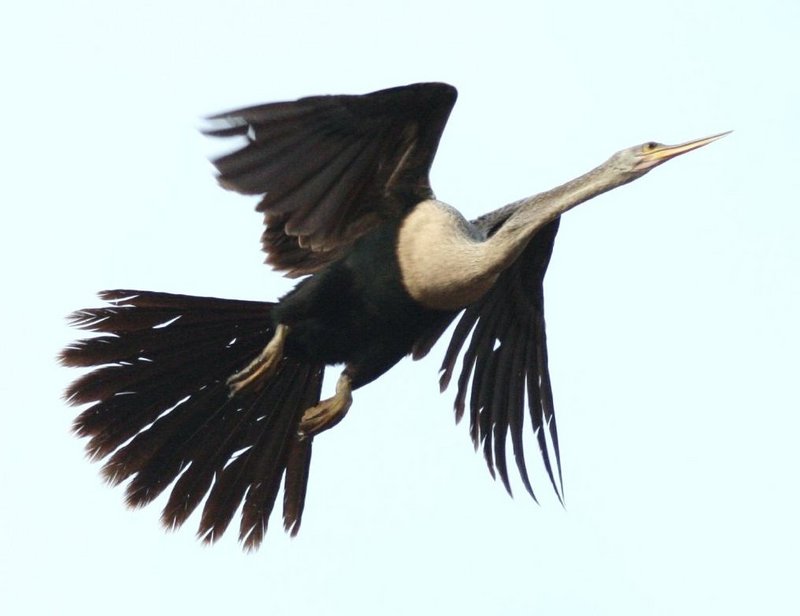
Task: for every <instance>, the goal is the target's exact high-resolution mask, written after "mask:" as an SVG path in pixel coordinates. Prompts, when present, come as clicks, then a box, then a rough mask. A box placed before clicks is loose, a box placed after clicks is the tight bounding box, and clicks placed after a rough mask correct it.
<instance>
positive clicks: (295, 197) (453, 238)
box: [61, 83, 717, 547]
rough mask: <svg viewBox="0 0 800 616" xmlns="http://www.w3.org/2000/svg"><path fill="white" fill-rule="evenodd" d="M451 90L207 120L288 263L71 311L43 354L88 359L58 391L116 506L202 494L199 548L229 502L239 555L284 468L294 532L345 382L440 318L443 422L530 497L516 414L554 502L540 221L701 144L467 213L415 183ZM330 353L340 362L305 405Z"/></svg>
mask: <svg viewBox="0 0 800 616" xmlns="http://www.w3.org/2000/svg"><path fill="white" fill-rule="evenodd" d="M455 99H456V91H455V89H454V88H452V87H451V86H448V85H446V84H435V83H433V84H415V85H411V86H405V87H400V88H392V89H389V90H382V91H379V92H375V93H372V94H367V95H363V96H316V97H310V98H304V99H300V100H298V101H295V102H288V103H275V104H269V105H261V106H257V107H251V108H247V109H241V110H237V111H232V112H228V113H223V114H219V115H217V116H213V117H212V118H211V121H212V122H214V126H213V127H212V128H211V129H210V130H208V131H207V134H209V135H211V136H215V137H224V138H227V137H242V138H244V139H245V140H246V144H245V145H244V146H243V147H241V148H240V149H238V150H235V151H233V152H232V153H230V154H228V155H226V156H222V157H221V158H219V159H217V160H215V161H214V164H215V166H216V167H217V169H218V171H219V181H220V184H221V185H222V186H223V187H225V188H228V189H231V190H236V191H239V192H242V193H246V194H258V195H262V199H261V201H260V203H259V204H258V207H257V209H258V211H260V212H262V213H263V215H264V223H265V230H264V233H263V236H262V241H263V247H264V250H265V251H266V252H267V261H268V262H269V263H270V264H271V265H273V266H274V267H275V268H276V269H278V270H282V271H283V272H285V273H286V275H288V276H293V277H296V276H304V275H307V277H306V278H304V279H303V280H301V281H300V282H299V283H298V285H297V286H296V287H295V288H294V290H292V291H291V292H290V293H288V294H287V295H286V296H284V297H283V298H281V299H280V301H279V302H277V303H268V302H244V301H235V300H223V299H216V298H203V297H189V296H184V295H172V294H166V293H154V292H149V291H105V292H103V293H101V298H102V299H103V300H105V301H106V302H107V303H108V306H106V307H104V308H96V309H88V310H81V311H78V312H76V313H74V314H73V315H72V317H71V318H72V322H73V324H74V325H76V326H77V327H80V328H83V329H86V330H89V331H93V332H97V333H98V334H99V335H98V336H96V337H94V338H88V339H86V340H81V341H78V342H76V343H74V344H73V345H71V346H69V347H68V348H66V349H65V350H64V351H63V352H62V355H61V360H62V362H63V363H64V364H65V365H69V366H78V367H92V368H94V370H93V371H92V372H89V373H87V374H85V375H84V376H82V377H80V378H78V379H77V380H76V381H75V382H74V383H73V384H72V385H71V386H70V388H69V389H68V390H67V394H66V395H67V398H68V400H69V401H70V402H71V403H73V404H85V403H88V404H90V406H89V407H88V408H86V409H85V410H84V411H83V412H82V413H81V414H80V415H79V416H78V417H77V419H76V420H75V431H76V433H77V434H78V435H80V436H86V437H89V442H88V450H89V453H90V455H91V456H92V457H93V458H96V459H101V458H105V459H106V463H105V466H104V471H103V472H104V474H105V475H106V477H107V478H108V479H109V481H110V482H112V483H114V484H117V483H121V482H123V481H126V480H130V482H129V483H128V486H127V500H128V503H129V504H130V505H132V506H140V505H144V504H147V503H149V502H150V501H152V500H153V499H154V498H156V497H157V496H158V495H159V494H160V493H161V492H163V491H164V490H165V489H167V488H169V487H170V486H172V488H171V493H170V497H169V500H168V503H167V505H166V507H165V509H164V513H163V520H164V523H165V524H166V525H168V526H179V525H180V524H182V523H183V522H184V521H185V520H186V519H187V518H188V517H189V515H190V514H191V513H192V511H194V510H195V509H196V508H197V507H198V505H200V503H201V502H203V500H204V499H205V504H204V506H203V514H202V518H201V522H200V529H199V535H200V536H201V537H202V538H203V539H204V540H207V541H213V540H215V539H217V538H218V537H219V536H220V535H221V534H222V533H223V532H224V531H225V529H226V527H227V526H228V524H229V523H230V521H231V519H232V517H233V515H234V514H235V512H236V510H237V508H238V507H239V505H240V504H242V503H243V510H242V520H241V525H240V539H241V541H242V542H243V543H244V544H245V546H247V547H256V546H258V545H259V543H260V542H261V540H262V539H263V536H264V533H265V531H266V528H267V523H268V520H269V517H270V514H271V512H272V509H273V507H274V504H275V501H276V499H277V495H278V492H279V489H280V485H281V482H283V486H284V502H283V517H284V525H285V528H286V529H287V530H288V531H290V532H291V533H292V534H294V533H296V532H297V530H298V529H299V526H300V522H301V517H302V512H303V505H304V500H305V493H306V487H307V482H308V473H309V466H310V461H311V448H312V442H313V438H314V437H315V435H317V434H318V433H320V432H322V431H323V430H325V429H328V428H330V427H332V426H333V425H335V424H336V423H338V422H339V421H340V420H341V419H342V418H343V417H344V415H345V413H346V412H347V410H348V409H349V407H350V404H351V402H352V391H353V390H355V389H357V388H358V387H360V386H362V385H364V384H366V383H369V382H370V381H372V380H374V379H375V378H377V377H379V376H380V375H381V374H383V373H384V372H386V371H387V370H388V369H390V368H391V367H392V366H393V365H394V364H395V363H397V362H398V361H399V360H400V359H402V358H403V357H404V356H406V355H409V354H412V355H413V356H414V357H415V358H418V357H421V356H423V355H425V354H426V353H427V352H428V351H429V350H430V349H431V347H432V346H433V344H434V343H435V342H436V340H437V339H438V338H439V337H440V336H441V335H442V333H443V332H444V331H445V330H446V329H447V327H448V326H449V325H450V324H451V323H452V322H453V321H454V320H456V319H458V322H457V325H456V326H455V329H454V332H453V336H452V338H451V341H450V344H449V347H448V348H447V351H446V353H445V358H444V363H443V365H442V376H441V380H440V385H441V388H442V389H443V390H444V389H445V388H446V387H447V385H448V383H449V382H450V380H451V378H452V377H453V376H454V374H456V372H457V371H456V364H457V360H458V357H459V355H460V354H461V352H462V350H463V360H462V364H461V369H460V372H458V378H457V392H456V402H455V410H456V417H457V418H459V419H460V418H461V416H462V415H463V414H464V412H465V411H466V410H467V409H468V410H469V417H470V434H471V436H472V439H473V442H474V444H475V446H476V447H478V446H481V447H482V449H483V453H484V457H485V458H486V462H487V464H488V465H489V468H490V470H491V471H492V474H494V473H495V471H496V472H497V474H499V476H500V478H501V480H502V482H503V484H504V485H505V487H506V489H507V490H508V491H509V492H510V491H511V488H510V484H509V476H508V470H507V462H506V441H507V438H508V437H509V436H510V438H511V445H512V450H513V454H514V459H515V462H516V466H517V468H518V470H519V473H520V476H521V478H522V482H523V484H524V485H525V488H526V489H527V490H528V492H529V493H530V494H531V495H533V489H532V486H531V482H530V481H529V478H528V473H527V470H526V465H525V457H524V454H523V445H522V443H523V424H524V423H525V414H526V413H525V409H526V407H527V409H528V415H529V420H528V421H529V422H530V425H531V428H532V429H533V431H534V433H535V435H536V439H537V441H538V445H539V448H540V451H541V455H542V459H543V461H544V465H545V468H546V471H547V473H548V475H549V478H550V481H551V483H552V485H553V488H554V489H555V491H556V494H558V495H559V498H561V493H562V484H561V468H560V459H559V450H558V437H557V433H556V423H555V417H554V411H553V396H552V391H551V387H550V376H549V372H548V366H547V345H546V340H545V322H544V302H543V293H542V281H543V279H544V275H545V272H546V270H547V265H548V262H549V259H550V254H551V252H552V248H553V242H554V240H555V236H556V232H557V230H558V224H559V216H560V215H561V214H562V213H563V212H565V211H566V210H568V209H570V208H571V207H574V206H575V205H577V204H578V203H581V202H583V201H586V200H587V199H590V198H591V197H593V196H595V195H597V194H599V193H601V192H604V191H606V190H609V189H610V188H614V187H616V186H619V185H621V184H624V183H627V182H629V181H631V180H633V179H635V178H636V177H640V176H641V175H643V174H644V173H646V172H647V171H648V170H649V169H651V168H652V167H654V166H656V165H658V164H660V163H661V162H664V161H665V160H668V159H669V158H672V157H674V156H676V155H678V154H680V153H683V152H685V151H689V150H691V149H695V148H696V147H699V146H701V145H705V144H706V143H710V141H712V140H713V139H715V138H717V137H712V138H707V139H704V140H698V141H694V142H690V143H687V144H683V145H680V146H661V145H660V144H652V143H649V144H644V145H642V146H636V147H634V148H629V149H627V150H623V151H621V152H619V153H617V154H616V155H614V156H613V157H612V158H611V159H609V161H608V162H606V163H604V164H603V165H601V166H600V167H598V168H597V169H595V170H593V171H590V172H589V173H587V174H585V175H584V176H581V177H580V178H578V179H576V180H573V181H572V182H568V183H567V184H565V185H563V186H561V187H558V188H556V189H554V190H552V191H548V192H546V193H542V194H540V195H535V196H534V197H531V198H528V199H523V200H522V201H519V202H516V203H514V204H510V205H508V206H505V207H503V208H500V209H499V210H496V211H494V212H491V213H489V214H487V215H485V216H482V217H480V218H478V219H477V220H474V221H471V222H468V221H466V220H465V219H464V218H463V217H462V216H461V215H460V214H458V212H457V211H455V210H454V209H452V208H450V207H449V206H447V205H445V204H443V203H440V202H438V201H436V200H435V198H434V195H433V192H432V190H431V187H430V183H429V180H428V173H429V170H430V166H431V163H432V161H433V157H434V154H435V153H436V149H437V146H438V143H439V139H440V137H441V134H442V131H443V129H444V125H445V122H446V121H447V118H448V116H449V114H450V110H451V109H452V106H453V104H454V103H455ZM459 315H460V316H459ZM332 364H345V368H344V371H343V372H342V375H341V376H340V378H339V381H338V383H337V388H336V394H335V395H334V396H333V397H331V398H329V399H327V400H322V401H320V399H319V398H320V389H321V384H322V376H323V370H324V367H325V366H326V365H332ZM550 448H552V454H551V451H550ZM553 462H554V463H555V464H553Z"/></svg>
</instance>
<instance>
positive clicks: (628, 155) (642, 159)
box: [611, 131, 731, 179]
mask: <svg viewBox="0 0 800 616" xmlns="http://www.w3.org/2000/svg"><path fill="white" fill-rule="evenodd" d="M730 132H731V131H727V132H724V133H720V134H718V135H712V136H710V137H703V138H702V139H695V140H693V141H687V142H686V143H680V144H678V145H664V144H663V143H657V142H655V141H648V142H647V143H643V144H641V145H635V146H633V147H632V148H627V149H625V150H621V151H620V152H617V153H616V154H615V155H614V156H613V157H612V158H611V162H612V164H613V166H614V167H616V168H617V169H618V170H619V171H622V172H625V173H630V174H631V175H632V176H633V177H639V176H640V175H644V174H645V173H647V172H648V171H650V170H651V169H653V168H655V167H657V166H658V165H660V164H662V163H665V162H667V161H668V160H671V159H673V158H675V157H676V156H680V155H681V154H685V153H686V152H691V151H692V150H696V149H697V148H701V147H703V146H704V145H708V144H709V143H711V142H712V141H716V140H717V139H721V138H722V137H724V136H725V135H727V134H729V133H730ZM631 179H632V178H631Z"/></svg>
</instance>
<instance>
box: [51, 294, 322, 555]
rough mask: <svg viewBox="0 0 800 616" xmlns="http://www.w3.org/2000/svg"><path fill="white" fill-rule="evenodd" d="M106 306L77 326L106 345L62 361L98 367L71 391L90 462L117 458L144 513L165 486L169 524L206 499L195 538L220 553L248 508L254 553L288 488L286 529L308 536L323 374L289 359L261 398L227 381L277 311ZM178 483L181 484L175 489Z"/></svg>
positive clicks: (111, 470)
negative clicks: (303, 433)
mask: <svg viewBox="0 0 800 616" xmlns="http://www.w3.org/2000/svg"><path fill="white" fill-rule="evenodd" d="M100 297H101V299H103V300H105V301H107V302H108V303H109V304H110V306H107V307H104V308H94V309H89V310H79V311H78V312H75V313H73V314H72V315H70V320H71V321H72V323H73V324H74V325H75V326H77V327H80V328H82V329H87V330H90V331H95V332H102V334H103V335H100V336H96V337H94V338H88V339H86V340H80V341H78V342H75V343H74V344H72V345H71V346H69V347H67V348H66V349H64V351H63V352H62V353H61V357H60V359H61V362H62V363H63V364H64V365H67V366H78V367H95V368H96V369H95V370H93V371H92V372H89V373H87V374H85V375H83V376H82V377H80V378H79V379H77V380H76V381H75V382H74V383H72V385H71V386H70V387H69V388H68V389H67V392H66V398H67V400H68V401H69V402H70V403H71V404H75V405H78V404H84V403H93V404H92V405H91V406H90V407H88V408H87V409H86V410H84V411H83V412H82V413H81V414H80V415H78V417H77V418H76V420H75V424H74V429H75V432H76V433H77V434H78V435H80V436H88V437H90V440H89V442H88V445H87V450H88V452H89V454H90V456H91V457H92V458H93V459H100V458H106V457H108V456H110V457H109V458H108V460H107V462H106V463H105V466H104V467H103V474H104V475H105V476H106V478H107V479H108V481H109V482H110V483H112V484H115V485H116V484H119V483H121V482H123V481H125V480H126V479H128V478H131V477H132V479H131V481H130V483H129V484H128V486H127V502H128V504H129V505H131V506H133V507H139V506H143V505H146V504H147V503H149V502H151V501H152V500H153V499H155V498H156V497H157V496H158V495H159V494H161V492H162V491H163V490H165V489H166V488H167V487H168V486H170V485H172V484H173V482H174V485H173V487H172V492H171V494H170V497H169V501H168V502H167V505H166V507H165V508H164V511H163V513H162V520H163V522H164V524H165V525H166V526H168V527H172V528H174V527H178V526H180V525H181V524H183V522H185V521H186V519H187V518H188V517H189V516H190V515H191V513H192V512H193V511H194V510H195V508H196V507H197V506H198V505H199V504H200V502H201V501H202V500H203V498H204V497H205V496H206V494H208V498H207V499H206V502H205V505H204V507H203V514H202V518H201V520H200V528H199V530H198V536H199V537H201V538H202V539H203V540H204V541H208V542H213V541H215V540H216V539H218V538H219V537H220V536H221V535H222V533H223V532H224V531H225V529H226V528H227V526H228V524H229V523H230V521H231V519H232V518H233V516H234V514H235V513H236V510H237V509H238V507H239V505H240V504H241V502H242V500H244V506H243V509H242V521H241V526H240V529H239V539H240V541H242V543H243V544H244V546H245V547H246V548H255V547H257V546H258V545H259V544H260V543H261V540H262V539H263V537H264V533H265V532H266V529H267V522H268V521H269V517H270V514H271V512H272V509H273V507H274V505H275V500H276V498H277V495H278V491H279V489H280V484H281V479H282V478H283V479H284V500H283V520H284V527H285V528H286V530H287V531H288V532H290V533H291V534H292V535H294V534H296V533H297V531H298V530H299V528H300V521H301V516H302V513H303V504H304V500H305V493H306V486H307V483H308V470H309V465H310V463H311V439H308V440H299V439H298V438H297V436H296V435H297V426H298V423H299V421H300V417H301V415H302V413H303V411H304V410H305V409H307V408H309V407H310V406H313V405H314V404H316V403H317V402H318V401H319V396H320V389H321V386H322V376H323V369H324V366H321V365H310V364H307V363H301V362H299V361H296V360H294V359H292V358H288V357H287V358H284V360H283V361H282V363H281V364H280V366H279V368H278V371H277V372H276V374H275V375H274V376H273V377H272V378H271V379H270V380H269V381H268V382H267V383H266V384H265V385H264V387H262V388H260V389H257V390H254V389H245V390H242V391H240V392H239V393H237V394H236V395H235V396H234V397H230V396H229V388H228V386H227V384H226V380H227V378H228V377H229V376H230V375H231V374H233V373H234V372H236V371H237V370H239V369H241V368H243V367H244V366H246V365H247V364H248V363H249V362H250V361H251V360H252V359H254V358H255V357H256V355H258V353H259V352H260V351H261V350H262V349H263V348H264V346H265V345H266V344H267V342H269V340H270V339H271V337H272V334H273V330H274V328H273V325H272V320H271V318H270V312H271V310H272V307H273V306H274V304H271V303H267V302H248V301H236V300H226V299H216V298H209V297H192V296H188V295H172V294H168V293H153V292H149V291H121V290H120V291H104V292H102V293H101V294H100ZM176 479H177V481H176Z"/></svg>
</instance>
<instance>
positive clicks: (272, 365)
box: [227, 325, 289, 396]
mask: <svg viewBox="0 0 800 616" xmlns="http://www.w3.org/2000/svg"><path fill="white" fill-rule="evenodd" d="M288 333H289V327H288V326H287V325H278V326H277V327H276V328H275V333H274V334H273V336H272V340H270V341H269V342H268V343H267V346H265V347H264V350H263V351H261V353H259V354H258V357H256V358H255V359H254V360H253V361H251V362H250V363H249V364H247V365H246V366H245V367H244V368H242V369H241V370H239V371H238V372H235V373H234V374H233V375H231V376H230V377H229V378H228V380H227V384H228V387H230V395H231V396H235V395H236V394H237V393H239V392H240V391H242V390H243V389H245V388H246V387H250V386H251V385H252V384H253V383H255V382H256V381H257V380H259V379H266V378H268V377H270V376H272V375H273V374H275V370H277V369H278V364H280V361H281V359H283V345H284V343H285V342H286V336H287V335H288Z"/></svg>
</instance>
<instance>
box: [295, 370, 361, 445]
mask: <svg viewBox="0 0 800 616" xmlns="http://www.w3.org/2000/svg"><path fill="white" fill-rule="evenodd" d="M351 392H352V390H351V389H350V377H348V376H346V375H344V374H343V375H341V376H340V377H339V380H338V381H337V382H336V394H335V395H333V396H332V397H330V398H328V399H327V400H322V401H321V402H320V403H319V404H316V405H315V406H312V407H311V408H310V409H308V410H306V412H305V413H303V417H302V419H301V420H300V428H299V430H298V435H299V436H300V438H310V437H312V436H316V435H317V434H319V433H320V432H322V431H323V430H327V429H328V428H332V427H333V426H335V425H336V424H338V423H339V422H340V421H342V419H344V416H345V415H347V411H348V409H349V408H350V405H351V404H353V395H352V393H351Z"/></svg>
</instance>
